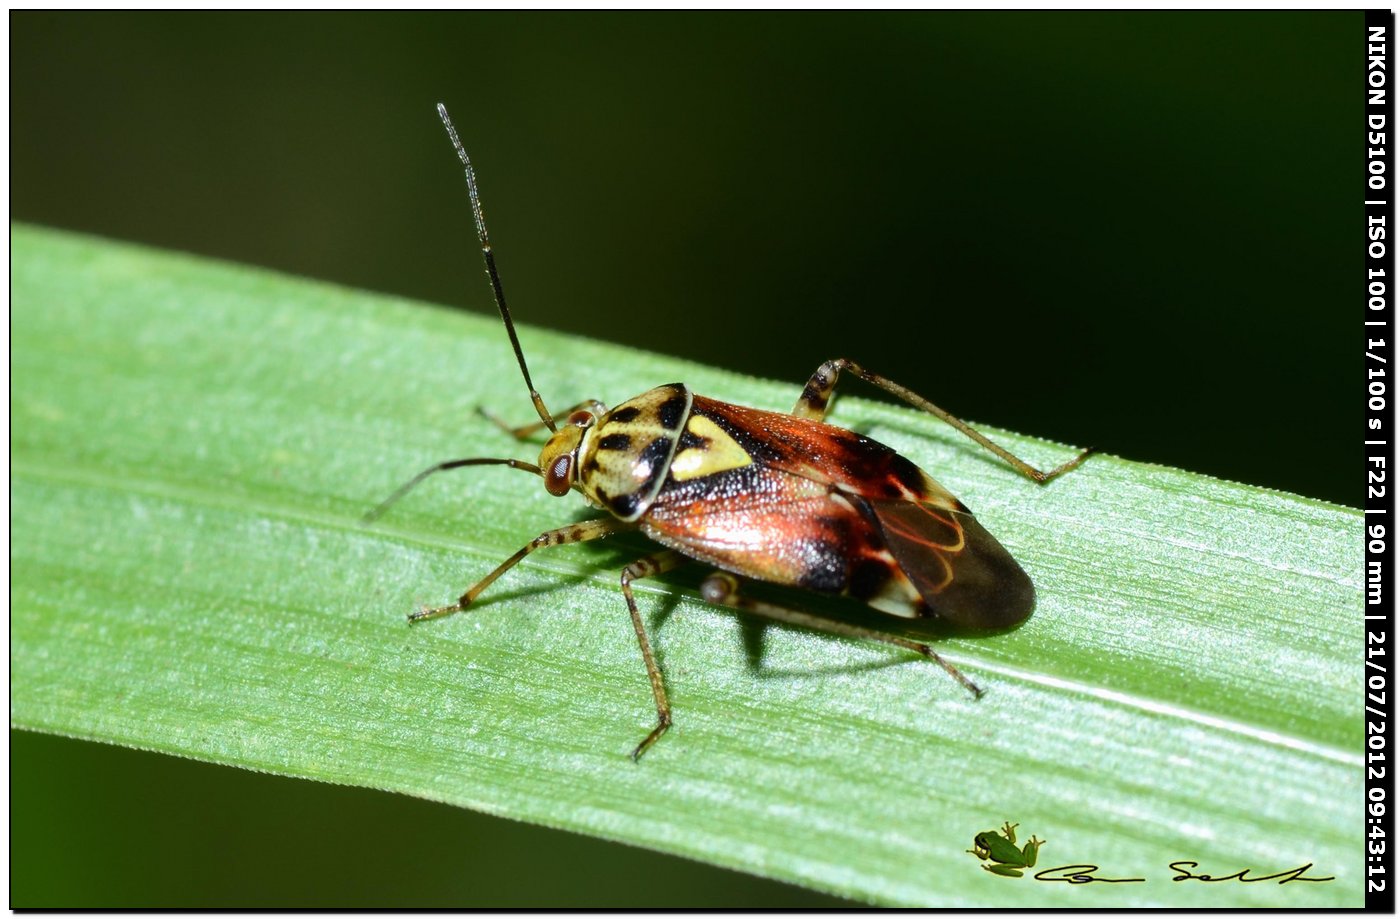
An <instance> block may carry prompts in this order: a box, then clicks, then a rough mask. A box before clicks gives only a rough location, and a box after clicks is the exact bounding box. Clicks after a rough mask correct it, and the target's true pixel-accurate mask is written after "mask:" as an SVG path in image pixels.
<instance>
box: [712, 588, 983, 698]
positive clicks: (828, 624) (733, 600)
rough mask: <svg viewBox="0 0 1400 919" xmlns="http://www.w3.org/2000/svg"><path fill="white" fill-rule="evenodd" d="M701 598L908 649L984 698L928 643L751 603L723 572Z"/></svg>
mask: <svg viewBox="0 0 1400 919" xmlns="http://www.w3.org/2000/svg"><path fill="white" fill-rule="evenodd" d="M700 595H701V596H702V597H704V598H705V599H706V600H708V601H709V602H711V603H718V604H721V605H723V606H730V607H733V608H734V609H737V610H743V611H744V612H748V613H756V614H758V615H760V616H765V617H767V618H769V619H775V620H777V621H778V622H786V623H788V624H789V625H797V626H801V627H803V628H806V629H815V630H816V631H818V632H829V633H830V634H832V635H842V636H845V637H846V638H863V639H867V640H869V641H879V642H883V643H885V644H887V645H894V646H895V647H897V648H905V649H907V650H909V651H913V652H914V653H916V654H921V655H923V656H924V657H926V658H928V659H929V660H931V661H933V662H934V663H936V664H938V666H940V667H942V668H943V669H944V670H946V671H948V675H949V676H951V677H952V678H953V679H955V680H957V681H958V683H959V684H961V685H962V687H963V688H964V689H966V690H967V691H968V692H970V693H972V694H973V695H974V696H981V695H982V690H981V689H980V688H979V687H978V686H977V684H976V683H974V682H972V681H971V680H969V679H968V678H967V677H965V676H963V673H962V671H961V670H959V669H958V668H957V667H954V666H953V665H952V664H950V663H948V662H947V661H946V660H944V659H943V658H942V657H939V656H938V654H937V653H936V652H935V651H934V650H933V649H932V648H930V647H929V646H928V645H926V644H922V643H921V642H917V641H910V640H908V639H906V638H898V637H896V636H894V635H886V634H884V633H882V632H876V631H874V630H872V629H864V628H861V627H860V626H857V625H851V624H850V623H847V622H841V621H840V620H838V619H827V618H825V617H823V616H813V615H812V614H811V613H804V612H802V611H801V610H795V609H790V608H789V607H786V606H778V605H776V604H773V603H764V602H763V601H761V600H752V599H750V598H748V597H745V596H742V595H741V594H740V593H739V579H738V578H736V577H734V575H732V574H729V573H727V572H724V571H716V572H715V573H714V574H712V575H710V576H709V577H707V578H705V580H704V582H703V583H701V585H700Z"/></svg>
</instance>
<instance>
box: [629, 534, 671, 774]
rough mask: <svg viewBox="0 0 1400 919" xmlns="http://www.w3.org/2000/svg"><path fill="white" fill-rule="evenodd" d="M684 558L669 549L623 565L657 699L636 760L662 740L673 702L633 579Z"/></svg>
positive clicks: (639, 641) (636, 628) (665, 568)
mask: <svg viewBox="0 0 1400 919" xmlns="http://www.w3.org/2000/svg"><path fill="white" fill-rule="evenodd" d="M684 561H685V557H684V556H682V555H681V554H680V553H678V552H672V551H671V550H670V549H667V550H665V551H662V552H657V553H654V554H652V555H648V556H647V557H645V558H639V559H637V560H636V561H635V562H633V563H632V564H630V565H628V566H627V567H626V568H624V569H622V596H623V597H624V598H626V600H627V612H628V613H630V614H631V615H632V628H633V630H634V631H636V633H637V644H638V645H640V646H641V649H642V661H643V662H644V663H645V664H646V666H647V679H648V680H650V681H651V695H652V698H653V699H655V700H656V727H654V728H652V729H651V733H650V734H648V735H647V736H646V737H644V738H642V742H641V743H639V744H637V748H636V749H635V750H633V751H632V761H633V762H636V761H637V758H638V757H639V756H641V755H642V754H643V753H645V752H646V751H647V748H648V747H650V746H651V745H652V744H654V743H656V742H657V741H658V740H660V739H661V735H662V734H665V733H666V729H667V728H669V727H670V726H671V703H670V700H668V699H667V698H666V685H665V683H664V682H663V681H662V679H661V668H660V667H658V666H657V665H656V655H655V654H653V653H652V650H651V639H649V638H647V628H646V625H645V624H643V622H642V614H641V612H640V611H639V610H638V609H637V599H636V597H634V596H632V582H633V581H637V580H640V579H642V578H649V577H652V576H653V575H658V574H662V573H663V572H666V571H670V570H671V569H672V568H675V567H676V566H677V565H679V564H681V563H682V562H684Z"/></svg>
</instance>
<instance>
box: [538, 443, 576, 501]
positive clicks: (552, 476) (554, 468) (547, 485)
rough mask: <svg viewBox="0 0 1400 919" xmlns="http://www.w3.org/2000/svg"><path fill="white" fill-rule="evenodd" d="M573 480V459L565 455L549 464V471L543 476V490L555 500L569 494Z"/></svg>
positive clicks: (569, 455)
mask: <svg viewBox="0 0 1400 919" xmlns="http://www.w3.org/2000/svg"><path fill="white" fill-rule="evenodd" d="M573 479H574V458H573V456H572V455H571V454H568V453H565V454H563V455H562V456H560V457H559V458H558V459H556V460H555V461H554V462H552V463H550V464H549V469H548V470H547V471H546V472H545V474H544V490H545V491H547V492H549V493H550V494H551V495H553V496H554V497H556V498H560V497H563V496H564V495H567V494H568V493H569V486H570V485H572V484H573Z"/></svg>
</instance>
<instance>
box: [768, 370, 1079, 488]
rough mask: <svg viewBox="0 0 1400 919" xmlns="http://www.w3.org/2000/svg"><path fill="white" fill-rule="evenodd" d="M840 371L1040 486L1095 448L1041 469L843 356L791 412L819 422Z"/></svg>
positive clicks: (814, 382) (805, 391) (813, 380)
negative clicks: (932, 418) (933, 419)
mask: <svg viewBox="0 0 1400 919" xmlns="http://www.w3.org/2000/svg"><path fill="white" fill-rule="evenodd" d="M843 370H849V371H850V372H851V373H854V374H855V375H856V376H858V377H860V378H861V379H862V380H865V381H866V382H867V383H872V384H874V385H876V386H878V387H880V388H881V389H883V390H884V391H885V392H887V393H889V394H890V395H892V396H897V397H898V398H900V399H903V400H904V401H905V402H908V403H909V404H910V405H912V406H914V407H915V408H920V409H923V410H924V411H926V412H928V413H929V414H931V415H936V416H937V417H939V418H941V419H942V420H944V421H946V422H947V423H948V424H951V425H952V426H953V427H955V428H957V429H958V430H959V431H961V432H962V433H963V434H965V435H967V436H968V437H970V438H972V439H973V440H975V441H977V443H979V444H981V445H982V446H983V447H986V448H987V449H988V450H990V451H992V452H993V453H995V454H996V455H997V456H999V457H1001V458H1002V459H1004V460H1006V462H1007V463H1009V464H1010V465H1011V467H1012V468H1013V469H1015V470H1016V471H1017V472H1019V473H1021V474H1022V475H1024V476H1025V477H1026V478H1028V479H1032V480H1034V481H1036V482H1039V483H1040V484H1041V485H1044V484H1045V483H1046V482H1048V481H1050V480H1051V479H1053V478H1056V477H1058V476H1060V475H1063V474H1064V473H1066V472H1069V471H1070V470H1071V469H1073V468H1074V467H1076V466H1078V465H1079V464H1080V463H1082V462H1084V460H1086V459H1088V458H1089V454H1091V453H1093V452H1094V450H1095V449H1096V448H1094V447H1090V448H1089V449H1087V450H1085V451H1084V452H1083V453H1080V454H1079V455H1078V456H1076V457H1075V458H1074V459H1072V460H1070V461H1069V462H1067V463H1062V464H1060V465H1059V466H1056V467H1055V468H1054V469H1051V470H1050V471H1049V472H1042V471H1041V470H1039V469H1037V468H1035V467H1034V466H1032V465H1031V464H1030V463H1028V462H1026V461H1025V460H1023V459H1021V458H1020V457H1019V456H1017V455H1015V454H1014V453H1012V452H1011V451H1010V450H1007V449H1006V448H1005V447H1002V446H999V445H997V444H995V443H993V442H992V441H991V440H990V439H989V438H988V437H987V436H986V435H985V434H983V433H981V432H980V431H978V430H977V429H975V428H973V427H972V426H971V425H969V424H967V423H966V422H963V421H959V420H958V419H957V418H955V417H953V416H952V415H950V414H948V413H947V412H946V411H944V410H943V409H941V408H939V407H938V406H936V405H934V404H933V403H932V402H930V401H928V400H927V399H925V398H924V397H923V396H921V395H919V394H918V393H916V392H914V391H913V390H912V389H908V388H906V387H904V386H900V385H899V384H898V383H896V382H894V381H893V380H891V379H889V378H887V377H882V376H880V375H879V374H878V373H871V372H870V371H869V370H866V369H865V368H864V367H861V366H860V365H859V364H857V363H855V362H854V361H848V360H846V359H845V358H844V357H839V358H836V359H835V360H830V361H827V362H826V363H825V364H822V365H821V366H820V367H818V368H817V372H816V373H814V374H812V378H811V379H810V380H808V381H807V386H806V388H804V389H803V390H802V395H801V396H799V397H798V399H797V405H796V406H795V407H794V408H793V410H792V413H793V414H794V415H796V416H797V417H798V418H807V419H810V420H812V421H821V420H822V419H823V418H825V417H826V407H827V403H828V402H829V401H830V399H831V393H832V391H833V390H835V389H836V381H837V379H838V378H839V377H840V376H841V371H843Z"/></svg>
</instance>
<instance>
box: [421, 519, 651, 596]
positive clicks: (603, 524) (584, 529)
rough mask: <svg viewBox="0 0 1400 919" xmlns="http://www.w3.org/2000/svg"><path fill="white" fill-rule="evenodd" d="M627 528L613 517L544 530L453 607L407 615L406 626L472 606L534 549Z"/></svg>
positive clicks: (579, 540) (473, 586)
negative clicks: (483, 592)
mask: <svg viewBox="0 0 1400 919" xmlns="http://www.w3.org/2000/svg"><path fill="white" fill-rule="evenodd" d="M628 526H629V525H628V524H626V523H623V522H622V521H620V520H615V519H613V518H612V517H604V518H603V519H601V520H585V521H583V522H581V523H571V524H569V525H568V526H566V527H559V528H558V529H557V530H546V531H545V532H543V533H541V534H540V535H538V536H536V537H535V538H534V539H532V540H530V541H529V542H528V543H526V544H525V546H524V547H523V548H521V550H520V551H519V552H517V553H515V554H514V555H512V556H511V557H510V558H508V559H506V560H505V561H503V562H501V563H500V564H499V565H497V566H496V570H495V571H492V572H491V573H490V574H488V575H487V576H486V577H484V578H482V579H481V580H480V581H477V582H476V583H475V584H473V585H472V586H471V588H470V589H468V590H467V592H466V593H464V594H462V596H461V597H459V598H458V600H457V602H456V603H452V604H449V605H448V606H438V607H434V608H432V609H420V610H418V611H417V612H413V613H409V614H408V621H409V622H421V621H422V620H424V619H433V618H436V617H438V616H446V615H447V614H449V613H456V612H460V611H461V610H464V609H466V608H467V607H468V606H470V605H471V603H472V601H473V600H475V599H476V598H477V597H478V596H479V595H480V594H481V592H482V591H483V590H485V589H486V588H488V587H490V586H491V582H492V581H494V580H496V578H498V577H500V576H501V575H503V574H505V573H506V572H507V571H509V570H510V569H512V568H514V567H515V566H516V565H517V564H518V563H519V562H520V560H521V559H522V558H524V557H525V556H527V555H529V554H530V553H531V552H534V551H535V550H536V549H543V548H544V547H545V546H562V545H564V544H565V543H571V542H584V541H585V540H589V539H602V538H603V537H604V536H611V535H612V534H613V533H616V532H617V531H618V530H625V529H627V528H628Z"/></svg>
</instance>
